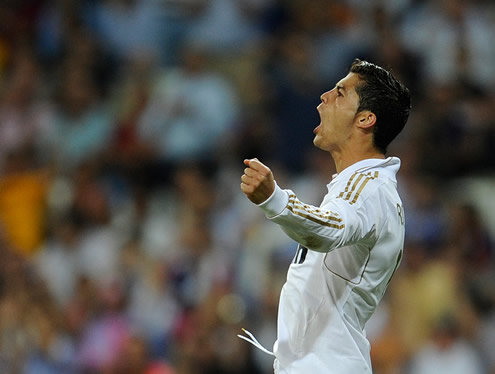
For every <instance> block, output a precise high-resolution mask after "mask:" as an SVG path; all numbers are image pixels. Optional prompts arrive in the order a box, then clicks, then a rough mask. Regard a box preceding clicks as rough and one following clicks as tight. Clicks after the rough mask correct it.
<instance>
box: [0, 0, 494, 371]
mask: <svg viewBox="0 0 495 374" xmlns="http://www.w3.org/2000/svg"><path fill="white" fill-rule="evenodd" d="M355 57H359V58H361V59H367V60H369V61H371V62H375V63H377V64H380V65H382V66H384V67H387V68H390V69H391V70H392V72H393V73H394V74H395V75H396V76H398V77H399V78H400V79H401V80H402V81H403V82H405V84H406V85H407V86H408V87H409V88H410V89H411V92H412V96H413V111H412V115H411V118H410V120H409V123H408V124H407V126H406V129H405V130H404V132H403V133H402V134H400V135H399V137H398V138H397V139H396V141H395V144H393V145H392V146H391V147H390V149H389V151H390V154H393V155H397V156H399V157H400V158H401V160H402V169H401V171H400V173H399V189H400V192H401V196H402V198H403V201H404V206H405V210H406V243H405V251H404V259H403V261H402V265H401V267H400V269H399V271H398V272H397V273H396V275H395V276H394V278H393V280H392V282H391V284H390V286H389V290H388V292H387V294H386V296H385V298H384V300H383V301H382V303H381V304H380V306H379V309H378V310H377V313H376V314H375V315H374V317H373V318H372V320H370V321H369V323H368V325H367V334H368V337H369V339H370V341H371V342H372V360H373V364H374V369H375V373H376V374H397V373H405V374H430V373H435V374H442V373H449V374H457V373H459V374H461V373H462V374H478V373H480V374H482V373H489V374H492V373H495V355H494V354H493V353H494V348H493V347H495V247H494V245H495V244H494V239H495V214H494V212H495V205H494V204H495V203H494V199H493V192H494V191H495V173H494V170H495V169H494V168H495V157H494V156H493V153H492V151H493V149H495V63H494V61H495V3H493V1H490V0H471V1H468V0H3V1H1V2H0V372H1V373H9V374H10V373H13V374H15V373H26V374H58V373H82V374H91V373H102V374H124V373H128V374H138V373H142V374H247V373H249V374H267V373H271V372H272V368H271V367H272V357H270V356H268V355H265V354H264V353H263V352H261V351H258V350H256V349H254V348H252V347H251V346H250V345H249V344H247V343H245V342H243V341H242V340H240V339H238V338H237V337H236V335H237V334H238V333H239V332H240V331H241V328H242V327H245V328H247V329H249V330H250V331H252V332H253V333H255V335H256V336H257V337H258V338H259V340H260V341H261V342H262V343H263V344H264V345H265V346H266V347H268V348H271V344H273V342H274V340H275V337H276V325H275V323H276V313H277V303H278V296H279V292H280V287H281V285H282V284H283V282H284V278H285V274H286V270H287V267H288V264H289V263H290V261H291V258H292V256H293V254H294V250H295V243H294V242H292V241H291V240H289V239H288V238H287V237H286V236H285V235H284V234H283V233H282V231H281V230H280V229H279V228H278V227H276V225H274V224H270V223H268V222H267V220H266V219H264V216H263V215H262V213H261V212H260V211H259V210H258V209H257V208H256V207H254V206H253V205H252V204H250V203H249V202H248V201H247V199H245V198H244V197H243V195H242V193H241V192H240V189H239V183H240V175H241V174H242V171H243V168H244V166H243V164H242V160H243V159H244V158H246V157H249V158H251V157H258V158H259V159H260V160H262V161H263V162H265V163H266V164H268V165H269V166H270V167H271V168H272V170H273V171H274V174H275V177H276V179H277V182H278V184H279V185H281V186H282V187H285V188H291V189H293V190H294V191H295V192H296V193H297V194H298V197H299V198H300V199H301V200H303V201H305V202H308V203H311V204H315V205H319V203H320V201H321V200H320V199H321V198H322V197H323V196H324V194H325V191H326V184H327V183H328V182H329V181H330V179H331V176H332V174H333V173H334V172H335V170H334V166H333V162H332V160H331V158H330V157H329V155H328V154H326V153H324V152H321V151H319V150H317V149H315V148H314V147H313V145H312V139H313V134H312V130H313V128H314V127H316V126H317V124H318V122H319V118H318V113H317V111H316V109H315V108H316V106H317V105H318V103H319V97H320V95H321V93H323V92H324V91H326V90H328V89H331V88H333V86H334V85H335V83H336V82H337V81H338V80H339V79H340V78H342V77H343V76H345V74H346V73H347V69H348V67H349V66H350V64H351V62H352V61H353V59H354V58H355Z"/></svg>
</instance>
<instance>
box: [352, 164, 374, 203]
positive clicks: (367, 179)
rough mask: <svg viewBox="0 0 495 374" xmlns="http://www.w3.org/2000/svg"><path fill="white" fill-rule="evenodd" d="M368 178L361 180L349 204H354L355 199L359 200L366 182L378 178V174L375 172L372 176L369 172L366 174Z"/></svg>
mask: <svg viewBox="0 0 495 374" xmlns="http://www.w3.org/2000/svg"><path fill="white" fill-rule="evenodd" d="M367 175H368V176H367V177H366V178H365V179H364V180H363V182H362V183H361V185H360V187H359V189H358V190H357V192H356V194H355V195H354V198H353V199H352V201H351V202H350V203H349V204H351V205H352V204H355V203H356V201H357V199H358V198H359V196H360V195H361V192H362V191H363V189H364V187H365V186H366V185H367V184H368V182H369V181H370V180H372V179H376V178H378V175H379V172H378V171H375V173H374V174H373V175H371V172H370V173H368V174H367Z"/></svg>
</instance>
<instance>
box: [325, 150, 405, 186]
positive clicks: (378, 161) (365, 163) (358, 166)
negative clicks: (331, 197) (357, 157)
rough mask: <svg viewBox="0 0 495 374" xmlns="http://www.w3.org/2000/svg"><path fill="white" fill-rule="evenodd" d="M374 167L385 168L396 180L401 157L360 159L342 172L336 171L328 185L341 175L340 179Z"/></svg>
mask: <svg viewBox="0 0 495 374" xmlns="http://www.w3.org/2000/svg"><path fill="white" fill-rule="evenodd" d="M373 168H380V169H383V171H384V172H385V173H386V174H387V175H389V177H391V178H392V179H394V180H395V175H396V174H397V172H398V171H399V168H400V159H399V158H398V157H387V158H385V159H383V158H367V159H366V160H361V161H358V162H356V163H354V164H352V165H350V166H348V167H346V168H345V169H344V170H342V171H341V172H340V173H336V174H334V175H332V181H331V182H330V183H329V184H328V185H329V186H330V185H331V184H332V183H333V182H334V181H335V180H336V178H337V177H339V179H341V178H348V177H350V176H351V175H352V174H353V173H355V172H364V171H366V170H368V169H373ZM380 172H382V171H380Z"/></svg>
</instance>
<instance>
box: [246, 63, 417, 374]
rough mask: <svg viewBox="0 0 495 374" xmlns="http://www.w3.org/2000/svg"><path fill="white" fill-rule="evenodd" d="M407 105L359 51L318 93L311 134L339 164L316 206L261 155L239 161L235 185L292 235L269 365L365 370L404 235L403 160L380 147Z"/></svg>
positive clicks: (333, 373) (322, 373)
mask: <svg viewBox="0 0 495 374" xmlns="http://www.w3.org/2000/svg"><path fill="white" fill-rule="evenodd" d="M410 108H411V99H410V95H409V90H408V89H407V88H406V87H404V86H403V85H402V84H401V83H400V82H399V81H398V80H397V79H395V78H394V77H393V76H392V74H391V73H390V72H388V71H386V70H384V69H383V68H381V67H379V66H377V65H374V64H371V63H369V62H366V61H361V60H358V59H356V60H355V61H354V62H353V64H352V65H351V68H350V71H349V74H348V75H347V76H346V77H344V78H343V79H341V80H340V81H339V82H338V83H337V85H336V86H335V88H333V89H332V90H330V91H328V92H325V93H324V94H323V95H321V103H320V104H319V105H318V107H317V110H318V112H319V114H320V118H321V123H320V124H319V125H318V126H317V127H316V128H315V129H314V133H315V138H314V141H313V142H314V144H315V145H316V146H317V147H318V148H321V149H322V150H324V151H328V152H330V154H331V155H332V158H333V159H334V162H335V166H336V170H337V174H335V175H334V176H333V178H332V181H331V182H330V183H329V184H328V193H327V194H326V195H325V197H324V199H323V202H322V203H321V205H320V207H319V208H318V207H314V206H311V205H308V204H304V203H302V202H301V201H299V200H298V198H297V197H296V195H295V194H294V193H293V192H292V191H291V190H283V189H281V188H280V187H279V186H278V185H277V184H276V182H275V180H274V177H273V174H272V172H271V170H270V169H269V168H268V167H267V166H265V165H264V164H263V163H261V162H260V161H259V160H257V159H251V160H245V161H244V163H245V165H246V169H245V170H244V174H243V175H242V177H241V181H242V183H241V190H242V192H244V194H245V195H246V196H247V197H248V198H249V200H251V201H252V202H253V203H255V204H257V205H258V206H259V207H260V208H261V209H262V210H263V211H264V213H265V215H266V216H267V218H269V219H270V220H271V221H273V222H275V223H277V224H279V225H280V226H281V228H282V229H283V230H284V231H285V232H286V233H287V235H289V236H290V237H291V238H292V239H294V240H295V241H296V242H298V243H299V246H298V248H297V252H296V254H295V256H294V260H293V262H292V264H291V265H290V267H289V271H288V274H287V281H286V283H285V284H284V286H283V288H282V292H281V295H280V304H279V311H278V323H277V330H278V332H277V335H278V337H277V341H276V342H275V344H274V352H273V354H274V355H275V362H274V368H275V373H284V374H289V373H290V374H306V373H310V374H351V373H352V374H354V373H356V374H357V373H359V374H362V373H372V367H371V359H370V344H369V342H368V340H367V339H366V334H365V324H366V322H367V321H368V319H369V318H370V317H371V315H372V314H373V312H374V311H375V309H376V307H377V305H378V302H379V301H380V300H381V298H382V296H383V294H384V293H385V289H386V288H387V285H388V283H389V282H390V279H391V278H392V275H393V274H394V272H395V270H396V269H397V267H398V266H399V263H400V261H401V257H402V249H403V244H404V212H403V207H402V202H401V200H400V197H399V195H398V193H397V181H396V173H397V171H398V170H399V167H400V160H399V159H398V158H396V157H388V158H385V153H386V150H387V146H388V145H389V143H390V142H391V141H392V140H393V139H394V138H395V137H396V136H397V135H398V134H399V133H400V131H401V130H402V129H403V128H404V125H405V124H406V122H407V119H408V117H409V112H410ZM249 335H250V334H249ZM250 336H252V335H250ZM243 338H244V339H246V340H249V341H251V342H253V341H252V340H250V339H248V338H245V337H243ZM253 339H254V338H253ZM253 344H255V345H257V346H258V347H259V344H257V342H256V340H255V339H254V342H253Z"/></svg>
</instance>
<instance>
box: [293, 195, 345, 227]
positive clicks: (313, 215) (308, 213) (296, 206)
mask: <svg viewBox="0 0 495 374" xmlns="http://www.w3.org/2000/svg"><path fill="white" fill-rule="evenodd" d="M287 209H289V210H290V211H291V212H292V213H293V214H296V215H298V216H300V217H303V218H306V219H308V220H310V221H312V222H314V223H317V224H320V225H323V226H327V227H331V228H334V229H339V230H340V229H343V228H344V227H345V225H344V224H340V225H339V224H336V223H331V222H327V221H336V222H342V218H338V217H335V216H332V215H331V214H332V212H329V213H327V214H322V213H320V212H321V210H319V209H312V208H311V207H310V206H309V205H307V204H302V203H301V202H300V201H299V200H298V199H297V198H296V195H294V194H291V195H289V203H288V205H287Z"/></svg>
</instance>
